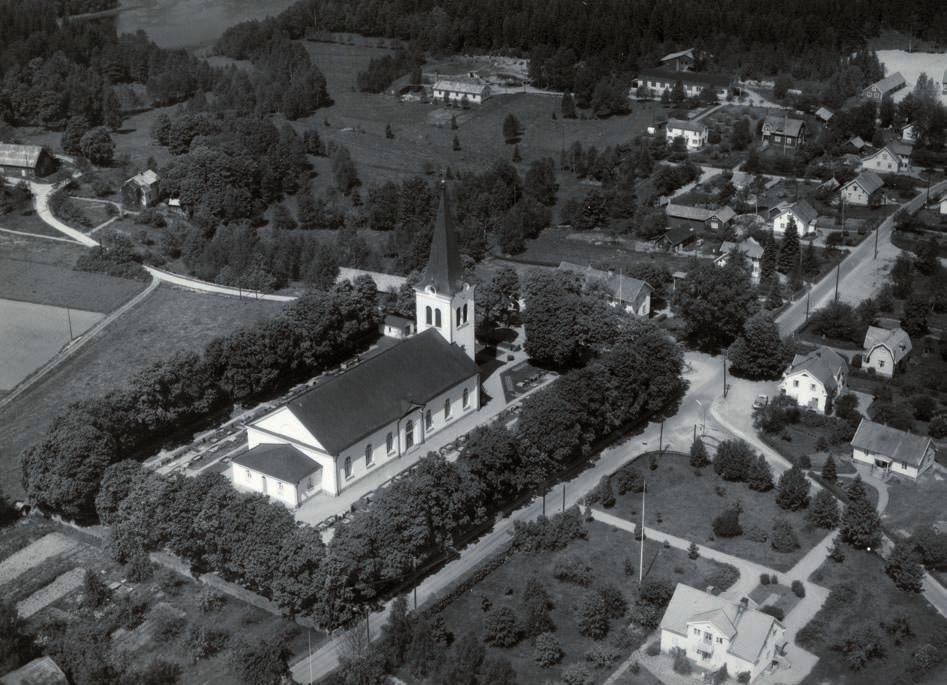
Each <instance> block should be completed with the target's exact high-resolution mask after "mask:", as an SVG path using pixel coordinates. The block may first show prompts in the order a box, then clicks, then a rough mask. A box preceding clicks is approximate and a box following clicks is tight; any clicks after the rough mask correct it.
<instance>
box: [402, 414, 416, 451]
mask: <svg viewBox="0 0 947 685" xmlns="http://www.w3.org/2000/svg"><path fill="white" fill-rule="evenodd" d="M412 447H414V421H412V420H411V419H408V420H407V421H405V424H404V448H405V449H406V450H409V449H411V448H412Z"/></svg>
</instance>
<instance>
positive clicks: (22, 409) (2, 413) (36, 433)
mask: <svg viewBox="0 0 947 685" xmlns="http://www.w3.org/2000/svg"><path fill="white" fill-rule="evenodd" d="M281 307H282V305H281V304H280V303H278V302H266V301H260V300H239V299H234V298H228V297H221V296H216V295H209V294H205V293H194V292H190V291H186V290H180V289H177V288H173V287H171V286H167V285H162V286H160V287H159V288H158V289H157V290H156V291H155V292H153V293H152V294H151V295H149V296H148V298H146V299H145V300H144V301H143V302H142V303H140V304H139V305H138V306H136V307H135V308H134V309H133V310H132V311H130V312H128V313H126V314H125V315H124V316H122V317H121V318H119V319H118V320H117V321H115V322H114V323H112V324H110V325H109V326H108V327H107V328H106V329H105V330H104V331H103V332H102V333H101V334H100V335H99V336H98V337H97V338H96V339H95V340H93V341H91V342H89V343H87V344H86V346H85V347H83V348H82V349H80V350H79V351H78V352H77V353H76V354H75V355H74V356H73V357H72V358H71V359H70V360H69V361H68V362H67V363H65V364H63V365H62V366H60V367H59V368H57V369H56V370H55V371H53V372H51V373H50V374H48V375H47V376H46V377H44V378H43V379H42V380H41V381H40V382H38V383H37V384H36V385H35V386H33V387H32V388H30V390H29V391H27V392H26V393H25V394H23V395H22V396H20V397H19V398H17V400H16V401H15V402H13V403H12V404H11V405H9V406H7V407H4V408H2V409H0V488H2V489H3V491H4V492H5V493H7V494H8V495H10V496H13V497H19V496H21V495H22V494H23V491H22V486H21V484H20V473H19V462H18V455H19V453H20V451H21V450H23V449H24V448H25V447H27V446H29V445H30V444H31V443H33V442H34V441H35V440H37V439H38V438H39V437H41V436H42V435H43V432H44V431H45V430H46V428H47V427H48V426H49V424H50V422H51V421H52V420H53V419H54V418H55V417H56V416H57V415H58V414H59V413H60V412H61V411H62V410H63V409H64V408H65V407H66V406H68V404H69V403H70V402H75V401H77V400H81V399H85V398H88V397H95V396H98V395H101V394H103V393H105V392H107V391H109V390H112V389H116V388H120V387H122V386H123V385H124V383H125V382H126V381H127V380H128V378H129V377H130V376H131V375H132V374H133V373H134V372H135V371H137V370H140V369H142V368H143V367H145V366H146V365H147V364H149V363H151V362H154V361H156V360H159V359H163V358H165V357H168V356H170V355H172V354H174V353H175V352H178V351H182V350H191V351H197V352H200V351H202V350H203V349H204V347H205V346H206V345H207V343H208V342H209V341H210V340H211V339H213V338H215V337H217V336H219V335H223V334H226V333H229V332H231V331H233V330H235V329H236V328H239V327H240V326H243V325H247V324H251V323H253V322H255V321H258V320H260V319H262V318H266V317H269V316H271V315H272V314H274V313H275V312H277V311H278V310H279V309H280V308H281Z"/></svg>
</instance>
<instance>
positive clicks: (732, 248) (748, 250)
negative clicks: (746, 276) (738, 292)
mask: <svg viewBox="0 0 947 685" xmlns="http://www.w3.org/2000/svg"><path fill="white" fill-rule="evenodd" d="M719 252H720V254H719V255H718V256H717V257H716V258H715V259H714V264H716V265H717V266H719V267H724V266H726V265H727V264H729V263H730V259H731V258H732V257H733V254H734V253H735V252H737V253H740V254H741V255H743V258H744V259H745V260H746V263H747V265H748V266H749V268H750V279H751V280H752V281H753V283H754V285H755V284H757V283H759V282H760V273H761V270H760V260H761V259H763V246H762V245H760V244H759V243H758V242H757V241H756V239H755V238H747V239H746V240H742V241H740V242H738V243H732V242H730V241H729V240H725V241H723V242H722V243H721V244H720V249H719Z"/></svg>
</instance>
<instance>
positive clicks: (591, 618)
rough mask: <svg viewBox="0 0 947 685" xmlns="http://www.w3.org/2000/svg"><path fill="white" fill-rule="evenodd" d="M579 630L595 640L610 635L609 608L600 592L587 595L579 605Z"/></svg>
mask: <svg viewBox="0 0 947 685" xmlns="http://www.w3.org/2000/svg"><path fill="white" fill-rule="evenodd" d="M578 625H579V632H580V633H582V634H583V635H585V636H586V637H590V638H592V639H593V640H601V639H603V638H604V637H606V636H607V635H608V608H607V607H606V606H605V600H604V599H602V595H601V594H599V593H598V592H593V593H591V594H589V595H587V596H586V597H585V600H583V602H582V606H581V607H579V620H578Z"/></svg>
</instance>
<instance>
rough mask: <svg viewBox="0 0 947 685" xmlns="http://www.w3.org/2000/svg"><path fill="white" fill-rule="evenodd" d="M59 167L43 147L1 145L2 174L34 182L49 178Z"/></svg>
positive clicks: (0, 167) (0, 168)
mask: <svg viewBox="0 0 947 685" xmlns="http://www.w3.org/2000/svg"><path fill="white" fill-rule="evenodd" d="M58 166H59V164H58V162H57V161H56V158H55V157H53V156H52V155H51V154H50V153H49V151H48V150H47V149H46V148H44V147H42V146H41V145H14V144H12V143H0V174H2V175H4V176H15V177H17V178H23V179H27V180H34V179H37V178H43V177H44V176H49V175H50V174H51V173H53V172H54V171H56V168H57V167H58Z"/></svg>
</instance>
